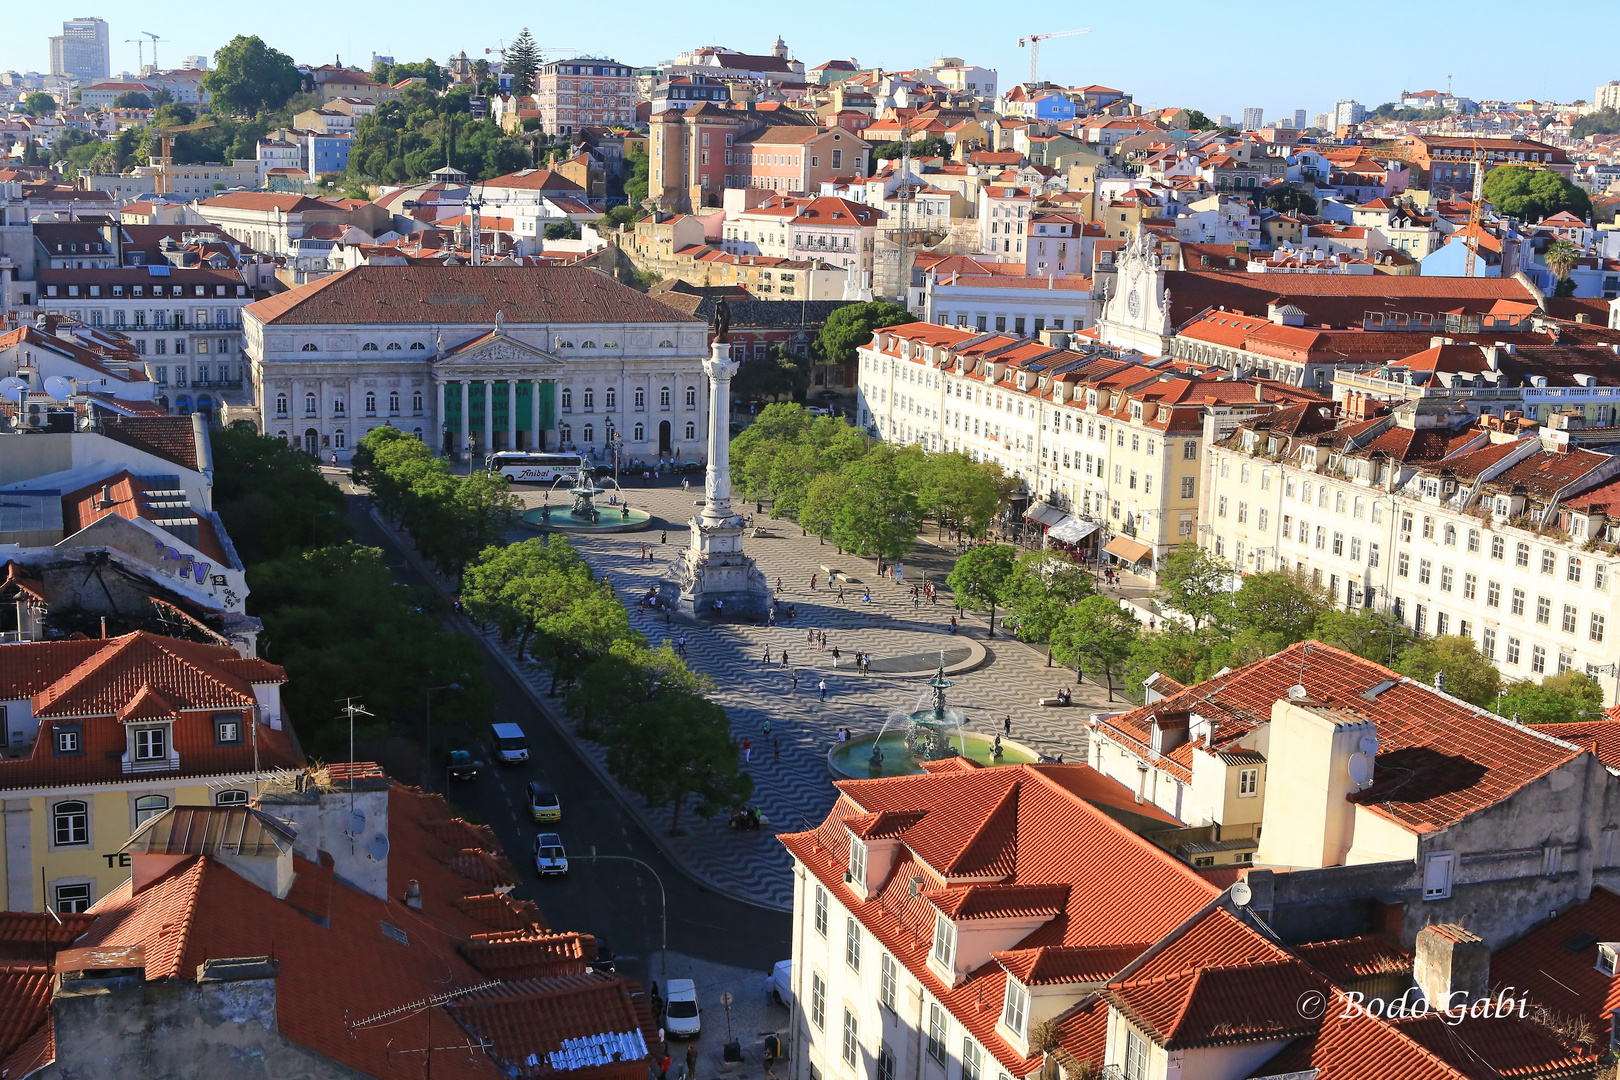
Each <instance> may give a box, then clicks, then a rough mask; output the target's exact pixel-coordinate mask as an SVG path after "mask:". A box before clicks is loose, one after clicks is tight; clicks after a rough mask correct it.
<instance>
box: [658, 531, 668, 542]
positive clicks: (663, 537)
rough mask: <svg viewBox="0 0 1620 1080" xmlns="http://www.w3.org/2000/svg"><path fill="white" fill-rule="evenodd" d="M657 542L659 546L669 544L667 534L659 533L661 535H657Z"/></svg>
mask: <svg viewBox="0 0 1620 1080" xmlns="http://www.w3.org/2000/svg"><path fill="white" fill-rule="evenodd" d="M658 542H659V543H660V544H667V543H669V533H667V532H661V533H659V534H658Z"/></svg>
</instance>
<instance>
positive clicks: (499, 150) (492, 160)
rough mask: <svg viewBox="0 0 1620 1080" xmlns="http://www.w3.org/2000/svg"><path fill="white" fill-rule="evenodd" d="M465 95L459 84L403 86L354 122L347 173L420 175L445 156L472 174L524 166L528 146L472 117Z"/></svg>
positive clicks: (390, 177) (478, 176)
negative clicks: (444, 88) (439, 88)
mask: <svg viewBox="0 0 1620 1080" xmlns="http://www.w3.org/2000/svg"><path fill="white" fill-rule="evenodd" d="M471 99H472V91H471V90H470V89H469V88H468V87H465V86H458V87H456V88H454V89H453V90H451V91H449V92H448V93H446V94H444V95H443V96H442V97H441V96H440V95H438V94H436V93H434V92H433V91H432V90H430V89H428V88H427V87H426V86H421V85H416V86H409V87H406V88H405V91H404V93H403V94H401V95H400V97H399V98H398V99H397V100H395V101H388V102H384V103H383V104H382V105H380V106H378V107H377V110H376V112H374V113H372V114H371V115H369V116H363V117H361V118H360V119H359V120H358V121H357V122H356V124H355V130H354V139H353V140H352V142H351V144H350V148H349V165H348V176H349V177H350V179H351V180H355V181H359V182H368V181H369V182H375V183H389V184H400V183H406V182H409V181H415V180H425V179H427V178H428V176H429V175H430V174H431V173H432V172H433V170H434V169H437V168H439V167H441V166H442V165H444V163H445V161H446V160H448V161H449V162H450V164H451V165H453V166H455V167H456V168H458V169H461V170H462V171H463V172H465V173H466V174H467V175H468V176H469V177H471V178H472V179H474V180H488V179H489V178H491V177H493V176H501V175H503V174H505V173H509V172H514V171H516V170H518V169H522V168H525V167H527V166H528V165H529V164H530V163H531V157H530V154H529V149H528V147H527V146H526V145H525V144H524V143H523V142H522V140H519V139H515V138H513V137H511V136H510V135H508V134H507V133H506V132H505V131H503V130H502V129H501V127H500V125H499V124H497V123H495V122H494V121H493V120H474V119H472V116H471V108H472V105H471Z"/></svg>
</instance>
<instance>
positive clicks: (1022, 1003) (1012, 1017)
mask: <svg viewBox="0 0 1620 1080" xmlns="http://www.w3.org/2000/svg"><path fill="white" fill-rule="evenodd" d="M1028 1012H1029V990H1028V989H1026V988H1025V986H1024V984H1023V983H1021V982H1019V981H1018V980H1017V979H1014V978H1012V977H1011V976H1008V978H1007V993H1006V995H1005V996H1004V997H1003V998H1002V1002H1001V1025H1002V1026H1003V1027H1005V1028H1006V1029H1007V1030H1008V1031H1010V1032H1012V1033H1013V1034H1014V1035H1016V1036H1018V1037H1019V1038H1020V1039H1021V1038H1023V1037H1024V1017H1025V1016H1026V1015H1027V1014H1028Z"/></svg>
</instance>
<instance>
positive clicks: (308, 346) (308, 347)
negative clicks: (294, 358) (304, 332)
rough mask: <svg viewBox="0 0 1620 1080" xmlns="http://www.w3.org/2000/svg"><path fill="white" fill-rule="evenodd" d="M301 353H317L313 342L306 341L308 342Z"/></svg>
mask: <svg viewBox="0 0 1620 1080" xmlns="http://www.w3.org/2000/svg"><path fill="white" fill-rule="evenodd" d="M299 351H300V352H314V351H315V343H314V342H313V341H306V342H304V347H303V348H302V349H300V350H299Z"/></svg>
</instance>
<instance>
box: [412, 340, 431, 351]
mask: <svg viewBox="0 0 1620 1080" xmlns="http://www.w3.org/2000/svg"><path fill="white" fill-rule="evenodd" d="M426 348H427V346H426V345H424V344H422V343H421V342H420V341H413V342H411V351H413V352H414V351H415V350H417V349H426Z"/></svg>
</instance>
